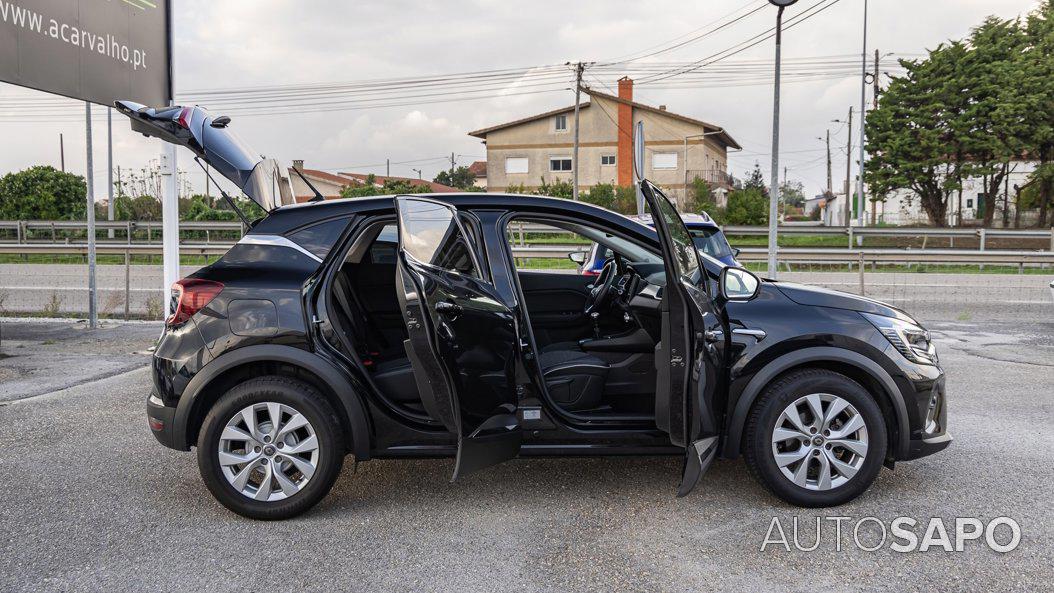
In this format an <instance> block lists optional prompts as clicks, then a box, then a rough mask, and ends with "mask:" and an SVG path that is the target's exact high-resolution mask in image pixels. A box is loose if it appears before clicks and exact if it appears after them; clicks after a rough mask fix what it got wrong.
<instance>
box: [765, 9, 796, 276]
mask: <svg viewBox="0 0 1054 593" xmlns="http://www.w3.org/2000/svg"><path fill="white" fill-rule="evenodd" d="M797 1H798V0H769V3H770V4H772V5H773V6H776V7H777V8H779V11H778V12H776V86H775V89H774V90H773V93H772V176H771V177H770V179H771V188H770V189H769V278H776V265H777V263H776V259H777V258H776V252H777V251H778V247H777V245H776V241H777V238H776V222H777V220H776V218H777V216H778V215H779V213H778V209H779V201H780V177H779V175H780V43H781V42H782V40H783V9H784V8H787V7H788V6H790V5H791V4H794V3H795V2H797Z"/></svg>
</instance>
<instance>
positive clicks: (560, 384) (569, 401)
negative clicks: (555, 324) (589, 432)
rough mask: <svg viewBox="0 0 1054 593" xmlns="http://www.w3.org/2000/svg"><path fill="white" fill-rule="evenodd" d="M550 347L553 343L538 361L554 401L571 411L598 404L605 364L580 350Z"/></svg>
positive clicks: (604, 379)
mask: <svg viewBox="0 0 1054 593" xmlns="http://www.w3.org/2000/svg"><path fill="white" fill-rule="evenodd" d="M577 345H578V344H577V343H576V344H575V346H576V347H577ZM551 346H555V344H551V345H550V348H547V349H543V350H542V352H541V353H539V354H538V364H539V366H541V368H542V374H543V376H544V377H545V385H546V388H547V389H548V391H549V396H550V397H552V398H553V401H554V402H556V403H557V404H559V405H560V406H561V407H562V408H564V409H565V410H572V411H577V410H591V409H594V408H598V407H600V402H601V399H602V398H603V395H604V382H605V381H606V380H607V374H608V365H607V363H606V362H604V361H603V360H601V359H599V358H597V357H596V356H593V355H592V354H589V353H586V352H583V351H582V350H578V349H570V348H566V349H559V350H557V349H552V348H551Z"/></svg>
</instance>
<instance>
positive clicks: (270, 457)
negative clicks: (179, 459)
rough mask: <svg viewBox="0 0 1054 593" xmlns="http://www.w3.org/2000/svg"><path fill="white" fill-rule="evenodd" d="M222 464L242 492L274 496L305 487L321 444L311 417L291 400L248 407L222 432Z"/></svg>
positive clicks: (266, 499) (269, 499)
mask: <svg viewBox="0 0 1054 593" xmlns="http://www.w3.org/2000/svg"><path fill="white" fill-rule="evenodd" d="M217 455H218V456H219V462H220V468H221V469H222V471H223V476H224V477H225V478H226V479H227V482H229V483H230V485H231V486H233V487H234V489H235V490H237V491H238V492H239V493H240V494H242V496H245V497H247V498H251V499H253V500H258V501H261V502H274V501H278V500H283V499H285V498H288V497H290V496H293V495H294V494H296V493H297V492H300V491H301V490H303V488H304V487H305V486H306V485H307V483H308V482H309V481H310V480H311V476H313V475H314V474H315V469H316V468H317V467H318V461H319V445H318V439H317V438H316V436H315V429H314V428H313V427H312V426H311V423H310V422H309V421H308V420H307V418H306V417H305V416H304V415H303V414H301V413H300V412H298V411H297V410H296V409H294V408H293V407H291V406H288V405H286V404H280V403H277V402H260V403H255V404H252V405H250V406H247V407H245V408H243V409H242V410H241V411H240V412H238V413H237V414H235V415H234V416H233V417H231V419H230V420H228V421H227V424H226V426H224V428H223V432H222V433H221V434H220V442H219V448H218V450H217Z"/></svg>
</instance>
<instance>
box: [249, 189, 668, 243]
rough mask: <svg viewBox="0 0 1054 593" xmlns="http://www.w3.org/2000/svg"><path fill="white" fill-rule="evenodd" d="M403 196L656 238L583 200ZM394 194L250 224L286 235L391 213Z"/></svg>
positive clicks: (286, 210)
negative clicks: (552, 217) (613, 226)
mask: <svg viewBox="0 0 1054 593" xmlns="http://www.w3.org/2000/svg"><path fill="white" fill-rule="evenodd" d="M400 195H403V196H405V197H413V198H425V199H431V200H435V201H437V202H444V203H448V204H451V205H452V206H455V207H457V208H464V209H471V210H489V209H492V210H518V211H522V212H526V213H531V212H534V213H538V214H556V215H563V216H567V217H570V218H572V219H579V218H580V219H582V220H583V221H584V220H589V219H592V220H594V221H596V222H606V223H609V224H612V223H613V224H617V225H619V226H621V227H623V228H625V229H627V230H628V231H630V232H631V233H632V234H636V235H639V236H641V237H642V238H645V239H647V240H649V241H653V242H654V241H657V240H658V237H657V236H656V234H655V230H654V229H652V228H651V227H650V226H646V225H644V224H642V223H641V222H640V221H638V220H633V219H632V218H630V217H627V216H624V215H622V214H619V213H618V212H613V211H611V210H607V209H606V208H601V207H600V206H595V205H593V204H588V203H586V202H581V201H574V200H568V199H564V198H552V197H548V196H536V195H523V194H497V193H484V192H464V193H441V194H432V193H422V194H400ZM395 197H396V196H395V195H387V196H371V197H366V198H341V199H335V200H323V201H319V202H303V203H300V204H291V205H289V206H283V207H281V208H278V209H277V210H274V211H272V212H271V214H270V215H269V216H267V217H265V218H263V219H262V220H260V221H259V222H257V224H256V225H255V226H254V227H253V229H252V231H251V232H252V233H254V234H285V233H287V232H289V231H290V230H292V229H297V228H300V227H303V226H307V225H311V224H315V223H317V222H322V221H325V220H330V219H333V218H341V217H346V216H351V215H383V214H391V213H392V212H393V210H394V209H395V204H394V201H395Z"/></svg>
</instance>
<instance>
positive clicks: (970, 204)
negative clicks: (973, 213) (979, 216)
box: [966, 198, 973, 208]
mask: <svg viewBox="0 0 1054 593" xmlns="http://www.w3.org/2000/svg"><path fill="white" fill-rule="evenodd" d="M966 207H967V208H973V198H966Z"/></svg>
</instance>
